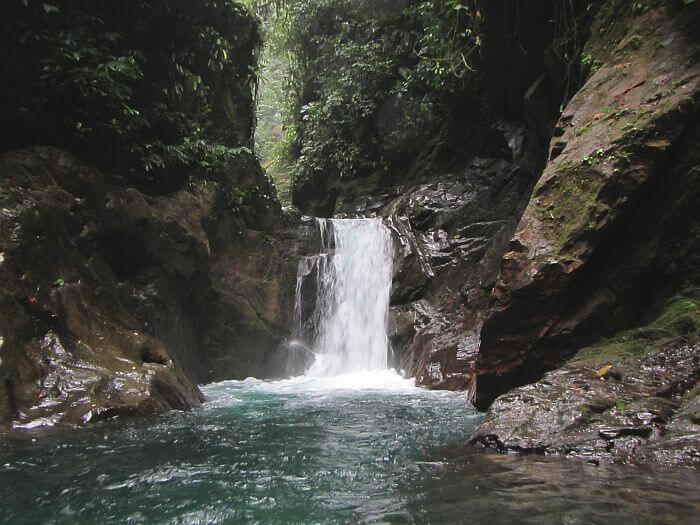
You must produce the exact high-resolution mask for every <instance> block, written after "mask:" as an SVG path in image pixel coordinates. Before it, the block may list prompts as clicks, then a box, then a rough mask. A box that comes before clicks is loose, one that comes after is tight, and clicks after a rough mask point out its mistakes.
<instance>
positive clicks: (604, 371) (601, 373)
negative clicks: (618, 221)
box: [596, 365, 612, 377]
mask: <svg viewBox="0 0 700 525" xmlns="http://www.w3.org/2000/svg"><path fill="white" fill-rule="evenodd" d="M610 370H612V365H605V366H604V367H602V368H599V369H598V370H596V374H598V377H603V376H604V375H605V374H607V373H608V372H610Z"/></svg>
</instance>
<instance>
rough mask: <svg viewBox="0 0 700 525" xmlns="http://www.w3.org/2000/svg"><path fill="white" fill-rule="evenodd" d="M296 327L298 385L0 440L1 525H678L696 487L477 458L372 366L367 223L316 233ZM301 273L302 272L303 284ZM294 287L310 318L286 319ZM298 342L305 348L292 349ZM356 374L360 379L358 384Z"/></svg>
mask: <svg viewBox="0 0 700 525" xmlns="http://www.w3.org/2000/svg"><path fill="white" fill-rule="evenodd" d="M318 225H319V244H320V252H319V254H318V255H316V256H313V257H310V258H307V259H306V260H304V261H302V263H301V264H300V267H299V268H300V271H299V277H298V283H297V300H296V305H295V319H296V320H297V321H298V323H299V324H298V326H299V329H298V334H297V335H299V336H302V335H306V336H307V337H308V340H307V343H308V345H309V347H311V348H313V349H314V352H313V353H314V354H315V355H316V356H317V359H316V361H315V362H314V363H312V364H311V367H310V369H309V371H308V374H307V375H306V376H302V377H297V378H294V379H287V380H282V381H270V382H267V381H261V380H257V379H247V380H245V381H225V382H222V383H217V384H212V385H209V386H206V387H204V388H203V391H204V393H205V395H206V397H207V399H208V402H207V403H206V404H205V405H204V406H203V407H202V408H201V409H198V410H193V411H191V412H184V413H183V412H174V413H170V414H167V415H164V416H161V417H160V418H158V419H155V420H149V421H148V422H145V421H136V420H130V421H110V422H105V423H98V424H96V425H95V426H91V427H89V428H84V429H71V428H53V429H48V430H47V429H41V428H35V429H30V430H24V431H21V432H17V431H14V432H9V433H7V434H6V435H5V436H4V438H5V439H4V440H3V441H4V443H3V446H2V447H1V448H0V489H2V500H1V501H2V503H1V505H0V523H12V524H18V523H65V524H74V523H89V524H92V523H207V524H208V523H474V524H500V523H503V524H506V523H507V524H510V523H537V524H546V523H570V524H573V523H609V522H612V521H613V520H618V519H619V520H621V519H624V520H626V521H627V522H630V523H649V522H654V523H658V522H663V523H670V522H679V523H691V522H692V521H693V519H694V518H696V517H697V516H698V515H699V514H700V513H699V512H698V511H699V510H700V509H699V508H698V507H700V503H697V487H698V485H699V484H698V482H699V481H700V476H699V475H698V473H697V471H696V470H681V471H676V472H661V471H656V472H651V471H646V470H643V469H635V468H623V467H616V466H601V467H595V466H592V465H586V464H584V463H580V462H577V461H562V460H553V459H548V458H543V457H516V456H502V455H498V454H478V453H476V452H475V451H474V450H472V449H470V448H469V447H467V446H466V441H467V439H468V436H469V434H470V433H471V432H472V430H473V429H474V428H475V427H476V425H477V424H478V422H479V421H480V419H481V417H482V416H481V415H480V414H478V413H477V412H476V411H475V410H474V409H473V408H471V407H470V406H469V405H468V404H467V402H466V399H465V397H464V394H463V393H455V392H439V391H428V390H423V389H420V388H417V387H415V386H414V382H413V380H412V379H404V378H402V377H401V376H399V375H398V374H396V373H394V372H393V371H391V370H381V369H382V368H384V367H385V366H386V362H387V348H388V341H387V336H386V312H387V310H388V305H389V289H390V286H391V243H390V237H389V235H388V232H387V230H386V228H384V226H383V225H382V222H381V220H380V219H349V220H337V219H328V220H322V219H320V220H319V221H318ZM314 270H315V271H314ZM305 278H314V279H315V282H316V285H317V286H316V290H315V292H314V296H315V300H314V303H315V308H314V311H313V312H311V316H310V318H309V319H306V320H305V319H303V316H302V313H303V312H302V297H301V290H302V288H303V284H304V279H305ZM304 327H306V329H307V330H306V333H304ZM368 370H370V371H368Z"/></svg>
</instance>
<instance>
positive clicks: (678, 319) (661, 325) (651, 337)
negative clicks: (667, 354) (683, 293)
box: [574, 297, 700, 364]
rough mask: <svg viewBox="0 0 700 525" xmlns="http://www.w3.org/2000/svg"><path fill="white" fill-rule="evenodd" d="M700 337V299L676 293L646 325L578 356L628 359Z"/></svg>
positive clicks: (587, 359) (590, 359)
mask: <svg viewBox="0 0 700 525" xmlns="http://www.w3.org/2000/svg"><path fill="white" fill-rule="evenodd" d="M699 338H700V299H696V298H688V297H674V298H673V299H671V300H669V301H668V302H667V303H666V306H665V307H664V309H663V311H662V312H661V313H660V314H659V315H658V317H656V319H654V320H653V321H652V322H650V323H649V324H647V325H645V326H641V327H639V328H635V329H632V330H626V331H624V332H621V333H619V334H617V335H615V336H613V337H611V338H607V339H604V340H602V341H601V342H600V343H598V344H596V345H594V346H591V347H588V348H584V349H583V350H581V351H579V353H578V354H577V355H576V357H575V358H574V361H575V362H577V363H580V364H587V363H588V364H590V363H593V362H598V361H600V360H601V359H608V360H610V361H614V362H620V361H624V360H626V359H629V358H634V357H637V356H641V355H648V354H653V353H656V352H659V351H661V350H663V348H664V347H665V346H667V345H668V344H669V343H672V342H675V341H689V340H697V339H699Z"/></svg>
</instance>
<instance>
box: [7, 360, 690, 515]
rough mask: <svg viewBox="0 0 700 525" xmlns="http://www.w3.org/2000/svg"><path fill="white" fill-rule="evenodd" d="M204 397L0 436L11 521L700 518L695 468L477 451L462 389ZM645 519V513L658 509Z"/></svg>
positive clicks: (358, 387) (320, 389)
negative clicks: (126, 416) (143, 417)
mask: <svg viewBox="0 0 700 525" xmlns="http://www.w3.org/2000/svg"><path fill="white" fill-rule="evenodd" d="M204 392H205V395H206V396H207V398H208V399H209V401H208V402H207V403H206V404H205V405H204V407H203V408H202V409H199V410H194V411H191V412H187V413H171V414H168V415H165V416H162V417H160V418H156V419H155V420H153V419H151V420H148V421H135V420H131V421H115V422H107V423H103V424H98V425H96V426H94V427H89V428H83V429H60V428H51V429H32V430H22V431H17V430H15V431H12V432H10V433H7V434H5V435H4V436H2V437H1V438H0V439H2V440H3V441H4V443H3V446H2V449H1V451H0V490H2V494H1V495H0V496H1V498H2V499H1V500H0V501H1V503H0V505H1V506H0V522H1V523H255V522H257V523H428V522H432V523H484V524H486V523H525V522H527V523H605V522H608V521H609V520H611V519H617V518H623V517H624V519H625V520H626V521H627V522H628V523H655V522H674V521H675V522H680V523H686V522H687V523H691V522H692V520H693V519H694V518H695V517H696V516H698V510H699V509H698V504H697V503H695V500H696V499H697V498H696V496H697V486H698V481H700V477H698V474H697V471H694V470H686V471H680V472H668V473H659V472H656V473H652V472H647V471H644V470H640V469H629V468H627V469H623V468H619V467H594V466H587V465H583V464H580V463H577V462H574V461H560V460H551V459H545V458H517V457H505V456H498V455H479V454H476V455H475V454H474V453H473V452H472V453H470V452H468V449H467V448H465V447H464V446H463V444H464V442H465V441H466V437H467V436H468V434H469V433H470V431H471V430H472V429H473V428H474V427H475V425H476V424H477V423H478V422H479V420H480V417H481V416H480V415H478V414H477V413H476V412H475V411H474V410H473V409H471V408H470V407H468V406H467V404H466V403H465V400H464V396H463V395H462V394H457V393H449V392H430V391H426V390H421V389H417V388H415V387H413V386H412V384H411V382H410V381H406V380H403V379H400V378H399V377H398V376H395V375H391V374H390V373H377V374H361V375H354V376H344V377H341V378H331V379H324V380H314V379H296V380H288V381H280V382H273V383H266V382H263V381H258V380H252V379H250V380H246V381H227V382H223V383H218V384H215V385H210V386H208V387H206V388H205V389H204ZM645 520H646V521H645Z"/></svg>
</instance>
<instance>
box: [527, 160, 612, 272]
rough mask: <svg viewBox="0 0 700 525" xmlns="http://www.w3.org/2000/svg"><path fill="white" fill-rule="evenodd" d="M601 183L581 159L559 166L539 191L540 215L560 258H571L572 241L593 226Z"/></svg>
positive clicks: (600, 178) (598, 176)
mask: <svg viewBox="0 0 700 525" xmlns="http://www.w3.org/2000/svg"><path fill="white" fill-rule="evenodd" d="M601 151H602V150H601ZM594 156H595V158H596V159H597V154H594ZM591 164H592V162H591ZM604 182H605V180H604V177H603V176H602V175H601V174H600V173H599V172H598V171H596V170H595V169H594V168H591V167H590V166H589V164H588V163H586V162H585V159H584V162H583V164H581V165H578V166H571V165H570V164H565V165H562V166H561V167H560V169H559V170H558V172H557V174H556V176H555V177H554V178H552V179H551V180H550V181H549V183H548V184H547V186H546V187H542V188H540V189H539V195H538V197H539V198H538V204H539V206H538V208H539V211H540V215H541V217H542V218H543V219H544V220H545V221H547V222H548V223H549V224H550V226H551V228H552V234H553V235H552V238H553V240H554V242H553V249H554V251H555V253H557V254H558V255H559V256H560V257H562V258H572V257H573V256H574V255H575V254H574V250H573V245H572V241H573V242H575V239H576V238H578V236H579V235H578V233H580V232H583V231H585V230H589V229H591V228H593V227H594V226H595V218H594V217H595V211H596V209H597V206H596V202H597V196H598V193H599V192H600V189H601V187H602V186H603V184H604Z"/></svg>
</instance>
